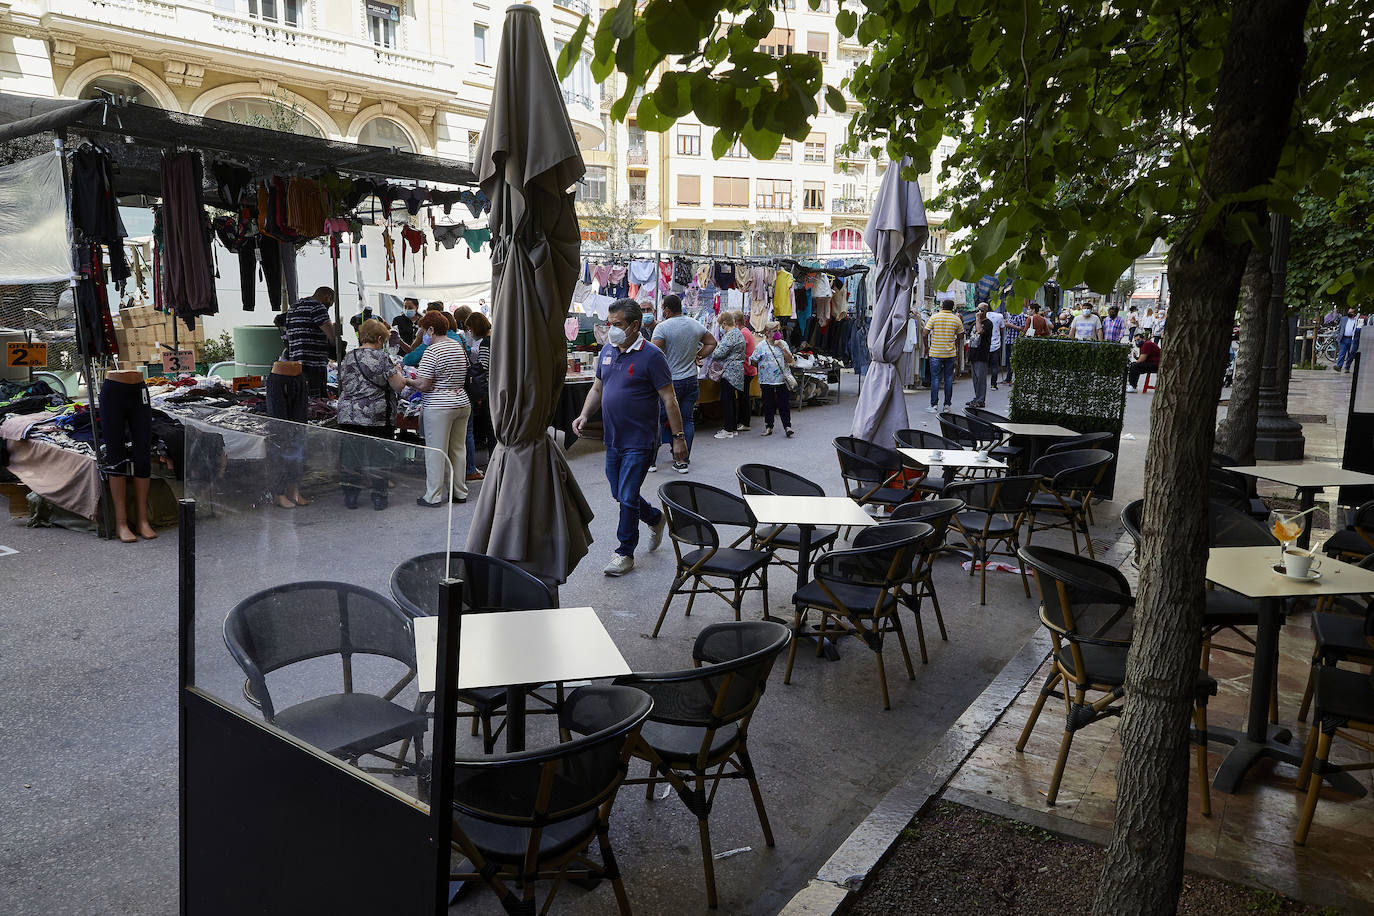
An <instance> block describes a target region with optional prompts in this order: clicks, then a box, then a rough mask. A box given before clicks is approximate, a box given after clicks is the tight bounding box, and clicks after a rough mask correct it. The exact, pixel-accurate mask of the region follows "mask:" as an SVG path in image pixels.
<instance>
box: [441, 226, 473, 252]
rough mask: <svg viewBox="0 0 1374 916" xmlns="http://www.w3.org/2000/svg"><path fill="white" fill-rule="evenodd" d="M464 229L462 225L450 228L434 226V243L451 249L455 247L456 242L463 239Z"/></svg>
mask: <svg viewBox="0 0 1374 916" xmlns="http://www.w3.org/2000/svg"><path fill="white" fill-rule="evenodd" d="M465 228H466V227H464V226H463V224H462V223H455V224H453V225H452V226H435V227H434V243H435V244H436V245H443V246H444V247H445V248H449V249H451V248H453V246H454V245H457V244H458V240H459V239H460V238H462V237H463V231H464V229H465Z"/></svg>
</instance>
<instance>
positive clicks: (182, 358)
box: [162, 350, 196, 372]
mask: <svg viewBox="0 0 1374 916" xmlns="http://www.w3.org/2000/svg"><path fill="white" fill-rule="evenodd" d="M162 371H163V372H195V371H196V351H194V350H177V351H176V352H175V353H169V352H167V351H163V353H162Z"/></svg>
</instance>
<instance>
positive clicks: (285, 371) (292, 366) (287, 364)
mask: <svg viewBox="0 0 1374 916" xmlns="http://www.w3.org/2000/svg"><path fill="white" fill-rule="evenodd" d="M301 368H302V367H301V364H300V363H298V362H296V361H295V360H287V359H279V360H277V361H276V362H275V363H273V364H272V374H273V375H300V374H301Z"/></svg>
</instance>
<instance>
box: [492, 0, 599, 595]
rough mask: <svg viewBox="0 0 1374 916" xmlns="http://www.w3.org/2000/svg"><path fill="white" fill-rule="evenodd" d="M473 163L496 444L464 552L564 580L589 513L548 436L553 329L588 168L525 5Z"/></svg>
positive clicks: (559, 325) (511, 28)
mask: <svg viewBox="0 0 1374 916" xmlns="http://www.w3.org/2000/svg"><path fill="white" fill-rule="evenodd" d="M474 166H475V169H476V171H477V176H478V181H479V182H480V183H481V186H482V190H483V191H485V192H486V194H487V196H488V197H489V198H490V199H491V233H492V281H491V283H492V334H491V375H490V383H489V384H490V391H491V420H492V426H493V427H494V428H495V430H496V441H497V446H496V450H495V452H494V453H493V454H492V458H491V463H490V464H489V465H488V467H487V476H486V480H485V481H484V482H483V484H482V492H481V495H480V496H479V497H478V499H477V506H476V508H475V510H474V513H473V519H472V527H471V529H470V530H469V532H468V543H467V549H468V550H470V551H473V552H476V553H485V554H488V555H490V556H494V557H501V558H502V559H506V560H510V561H511V562H513V563H516V564H517V565H519V566H521V567H522V568H524V569H526V570H528V571H529V572H532V573H534V574H535V575H537V576H540V577H542V578H545V579H549V580H553V581H556V582H563V581H566V580H567V578H568V575H569V574H570V573H571V572H572V571H573V569H574V568H576V566H577V563H578V561H579V560H581V559H582V557H584V556H586V554H587V547H588V546H589V545H590V544H591V541H592V535H591V529H590V527H589V525H590V522H591V519H592V510H591V507H590V506H588V505H587V500H586V499H585V498H584V497H583V495H582V491H581V489H580V488H579V487H578V485H577V481H576V480H574V479H573V476H572V472H571V471H570V470H569V469H568V464H567V461H566V460H565V459H564V456H563V452H562V449H560V448H559V446H558V445H557V444H556V443H555V442H554V441H553V440H552V439H551V438H550V436H549V434H548V431H547V430H548V425H549V420H550V418H551V417H552V415H553V410H554V406H555V405H556V404H557V402H558V396H559V393H560V392H561V390H562V388H563V378H564V374H565V371H566V366H567V343H566V338H564V336H563V321H564V319H565V318H567V315H568V303H569V302H571V301H572V294H573V287H574V286H575V285H576V283H577V267H578V259H579V256H580V253H581V237H580V234H579V231H578V226H577V213H576V211H575V210H574V209H573V195H572V194H571V193H570V192H569V190H568V189H569V188H570V187H572V185H573V183H574V182H576V181H577V180H578V179H579V178H581V177H582V175H583V173H584V172H585V171H586V168H585V166H584V165H583V162H582V154H581V153H580V152H579V151H578V149H577V138H576V137H575V136H574V134H573V129H572V122H571V121H570V120H569V119H568V109H567V107H566V106H565V105H564V104H563V91H562V89H561V88H560V87H559V84H558V79H557V77H556V76H555V74H554V69H553V62H552V61H551V60H550V59H549V53H548V50H547V49H546V47H545V44H544V36H543V33H542V30H541V29H540V25H539V13H538V11H537V10H535V9H534V8H533V7H529V6H512V7H510V8H509V9H507V10H506V22H505V27H504V29H503V31H502V35H501V52H500V56H499V57H498V58H497V62H496V82H495V88H494V90H493V92H492V99H491V110H490V111H489V112H488V113H487V124H486V128H485V129H484V130H483V131H482V139H481V142H480V143H479V144H478V146H477V162H476V163H475V164H474Z"/></svg>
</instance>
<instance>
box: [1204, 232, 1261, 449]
mask: <svg viewBox="0 0 1374 916" xmlns="http://www.w3.org/2000/svg"><path fill="white" fill-rule="evenodd" d="M1272 288H1273V275H1272V274H1271V273H1270V272H1269V252H1268V251H1266V250H1264V249H1263V248H1252V249H1251V250H1250V256H1249V257H1248V258H1247V259H1246V261H1245V276H1244V277H1243V278H1242V280H1241V285H1240V353H1239V354H1237V356H1236V371H1235V378H1234V379H1233V380H1232V383H1231V406H1230V407H1228V408H1227V409H1226V419H1225V420H1222V421H1221V425H1220V426H1218V427H1217V444H1216V450H1217V451H1219V452H1223V453H1225V454H1227V455H1230V456H1231V457H1232V458H1234V459H1236V461H1237V462H1239V463H1240V464H1250V463H1251V461H1253V460H1254V457H1255V421H1256V419H1257V418H1258V416H1259V389H1260V368H1261V367H1262V366H1263V365H1264V350H1265V338H1266V328H1267V324H1266V318H1267V316H1268V313H1269V294H1270V292H1271V291H1272Z"/></svg>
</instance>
